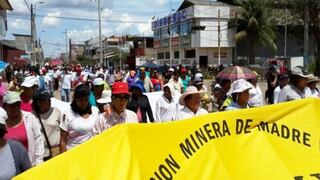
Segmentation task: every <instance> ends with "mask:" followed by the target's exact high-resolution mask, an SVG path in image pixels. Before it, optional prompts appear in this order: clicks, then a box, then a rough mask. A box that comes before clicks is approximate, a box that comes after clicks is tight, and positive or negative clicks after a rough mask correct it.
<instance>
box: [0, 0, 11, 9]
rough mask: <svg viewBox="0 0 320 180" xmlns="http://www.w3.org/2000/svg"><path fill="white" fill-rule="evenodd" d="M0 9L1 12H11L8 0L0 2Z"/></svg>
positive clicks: (0, 0)
mask: <svg viewBox="0 0 320 180" xmlns="http://www.w3.org/2000/svg"><path fill="white" fill-rule="evenodd" d="M0 7H1V8H2V9H3V10H13V8H12V6H11V4H10V2H9V1H8V0H0Z"/></svg>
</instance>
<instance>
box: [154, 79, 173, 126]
mask: <svg viewBox="0 0 320 180" xmlns="http://www.w3.org/2000/svg"><path fill="white" fill-rule="evenodd" d="M155 111H156V112H155V118H156V122H167V121H173V120H175V118H176V116H177V113H178V100H177V99H176V98H175V94H174V87H173V85H172V84H171V83H167V84H165V85H164V87H163V95H162V96H161V97H160V98H159V99H158V100H157V102H156V110H155Z"/></svg>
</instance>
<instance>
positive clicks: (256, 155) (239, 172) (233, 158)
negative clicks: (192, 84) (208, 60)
mask: <svg viewBox="0 0 320 180" xmlns="http://www.w3.org/2000/svg"><path fill="white" fill-rule="evenodd" d="M319 108H320V100H319V99H306V100H300V101H295V102H289V103H282V104H277V105H273V106H267V107H261V108H254V109H245V110H238V111H230V112H221V113H213V114H208V115H204V116H200V117H195V118H193V119H190V120H185V121H176V122H171V123H163V124H125V125H118V126H115V127H113V128H112V129H109V130H107V131H105V132H104V133H103V134H101V135H100V136H97V137H95V138H93V139H91V140H89V141H88V142H86V143H84V144H82V145H80V146H78V147H76V148H74V149H72V150H70V151H68V152H66V153H64V154H62V155H60V156H57V157H55V158H54V159H52V160H50V161H48V162H46V163H44V164H42V165H39V166H38V167H34V168H32V169H31V170H29V171H27V172H25V173H23V174H21V175H19V176H17V177H15V178H14V179H15V180H22V179H28V180H29V179H32V180H35V179H46V180H47V179H94V180H96V179H103V180H104V179H112V180H118V179H119V180H123V179H136V180H140V179H166V178H164V177H167V179H171V178H170V177H172V178H173V179H183V180H184V179H191V180H194V179H197V180H198V179H203V180H209V179H217V180H228V179H240V180H242V179H243V180H251V179H252V180H256V179H259V180H264V179H265V180H270V179H272V180H278V179H279V180H286V179H293V180H294V179H317V178H316V177H315V176H316V175H317V173H320V163H319V162H320V149H319V148H320V147H319V146H320V145H319V142H320V111H319ZM261 121H264V122H268V123H269V124H268V127H269V131H270V132H266V131H267V130H266V126H264V128H265V131H263V130H262V126H258V125H259V123H260V122H261ZM237 124H238V126H237ZM240 124H243V127H246V126H247V128H240V127H241V126H240ZM237 127H238V128H237ZM215 129H216V130H215ZM223 129H224V130H223ZM236 129H238V130H239V129H241V133H237V131H236ZM259 129H260V130H259ZM281 130H283V131H281ZM287 131H288V132H289V137H288V138H284V137H286V136H287V134H286V133H287ZM245 132H246V133H245ZM277 132H279V135H277ZM202 133H203V134H202ZM281 133H282V134H281ZM196 134H198V136H197V135H196ZM199 134H200V135H201V136H203V137H202V138H203V139H202V140H201V138H199V137H200V136H199ZM208 134H209V135H208ZM293 134H294V136H292V135H293ZM209 136H210V138H212V139H209ZM281 136H283V137H281ZM193 139H194V141H195V142H196V144H197V146H198V148H197V146H196V145H195V142H193ZM199 139H200V140H201V142H202V145H201V143H200V141H199ZM205 140H207V142H205ZM186 142H189V143H190V144H191V146H192V147H193V150H192V149H189V150H190V153H189V154H188V152H187V150H183V149H185V148H186V147H187V145H186V144H187V143H186ZM189 148H190V147H189Z"/></svg>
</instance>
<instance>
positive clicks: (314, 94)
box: [310, 89, 320, 97]
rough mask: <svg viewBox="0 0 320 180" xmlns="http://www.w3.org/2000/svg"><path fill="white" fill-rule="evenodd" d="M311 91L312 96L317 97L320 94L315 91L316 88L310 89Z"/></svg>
mask: <svg viewBox="0 0 320 180" xmlns="http://www.w3.org/2000/svg"><path fill="white" fill-rule="evenodd" d="M310 90H311V89H310ZM311 93H312V97H319V95H320V94H319V91H317V89H314V90H311Z"/></svg>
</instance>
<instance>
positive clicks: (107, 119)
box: [92, 82, 139, 135]
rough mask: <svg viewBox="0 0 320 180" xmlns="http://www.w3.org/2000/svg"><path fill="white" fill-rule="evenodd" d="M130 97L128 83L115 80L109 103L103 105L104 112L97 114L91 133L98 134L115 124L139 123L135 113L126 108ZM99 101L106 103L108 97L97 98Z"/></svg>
mask: <svg viewBox="0 0 320 180" xmlns="http://www.w3.org/2000/svg"><path fill="white" fill-rule="evenodd" d="M129 98H130V94H129V88H128V84H127V83H124V82H115V83H114V84H113V85H112V95H111V104H110V105H107V106H106V107H105V112H104V113H102V114H100V115H99V118H98V120H97V121H96V123H95V125H94V126H93V128H92V132H93V135H98V134H100V133H102V132H103V131H105V130H106V129H109V128H111V127H113V126H115V125H117V124H122V123H139V121H138V117H137V115H136V113H134V112H133V111H130V110H128V109H126V106H127V104H128V100H129ZM98 101H99V102H103V103H108V102H109V101H110V97H105V98H104V99H99V100H98Z"/></svg>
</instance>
